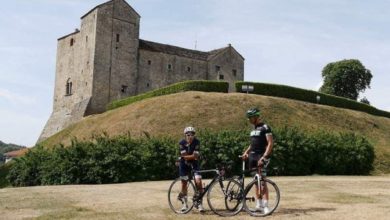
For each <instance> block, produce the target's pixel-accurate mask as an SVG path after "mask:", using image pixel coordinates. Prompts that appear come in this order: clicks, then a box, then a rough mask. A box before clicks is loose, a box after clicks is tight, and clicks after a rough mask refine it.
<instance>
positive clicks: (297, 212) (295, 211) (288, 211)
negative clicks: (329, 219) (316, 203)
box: [272, 207, 336, 216]
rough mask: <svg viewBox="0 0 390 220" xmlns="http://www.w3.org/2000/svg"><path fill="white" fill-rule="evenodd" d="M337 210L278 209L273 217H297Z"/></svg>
mask: <svg viewBox="0 0 390 220" xmlns="http://www.w3.org/2000/svg"><path fill="white" fill-rule="evenodd" d="M335 210H336V209H335V208H318V207H313V208H302V209H299V208H297V209H288V208H281V209H276V211H275V212H274V213H273V214H272V215H296V216H299V215H301V214H303V215H307V214H309V213H311V212H327V211H335Z"/></svg>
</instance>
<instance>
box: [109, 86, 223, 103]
mask: <svg viewBox="0 0 390 220" xmlns="http://www.w3.org/2000/svg"><path fill="white" fill-rule="evenodd" d="M228 90H229V83H227V82H219V81H206V80H199V81H195V80H194V81H184V82H179V83H176V84H172V85H170V86H167V87H164V88H161V89H156V90H153V91H150V92H147V93H143V94H140V95H137V96H131V97H128V98H124V99H121V100H117V101H113V102H112V103H110V104H109V105H108V107H107V109H108V110H111V109H115V108H119V107H121V106H125V105H128V104H131V103H133V102H137V101H140V100H143V99H146V98H151V97H155V96H162V95H168V94H172V93H178V92H184V91H202V92H224V93H227V92H228Z"/></svg>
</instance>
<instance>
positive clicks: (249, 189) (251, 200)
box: [228, 156, 280, 216]
mask: <svg viewBox="0 0 390 220" xmlns="http://www.w3.org/2000/svg"><path fill="white" fill-rule="evenodd" d="M239 157H240V158H242V156H239ZM269 161H270V160H264V161H263V162H264V165H263V167H262V168H261V172H260V174H259V173H257V172H256V174H255V175H254V177H253V179H252V181H251V182H249V184H248V185H246V186H245V174H246V173H248V172H249V173H251V172H253V171H258V168H254V169H252V170H245V160H242V171H241V174H240V175H239V176H234V177H233V178H231V180H232V187H233V186H234V187H235V183H236V182H239V183H240V184H241V186H242V187H243V188H244V196H245V199H244V201H243V203H242V205H243V207H242V208H243V209H245V211H247V212H248V213H249V214H250V215H252V216H267V215H271V214H272V213H273V212H274V211H275V210H276V208H277V207H278V205H279V202H280V191H279V187H278V186H277V185H276V183H275V182H273V181H272V180H270V179H268V178H267V177H266V171H267V167H268V165H269ZM229 187H230V185H229V186H228V188H229ZM266 191H268V198H266V197H267V195H266ZM256 194H257V195H258V196H256ZM256 198H259V199H261V200H262V199H267V200H268V206H267V208H264V207H260V208H256ZM261 200H260V201H261ZM231 208H232V209H233V210H235V209H239V207H234V206H231ZM267 209H268V210H267Z"/></svg>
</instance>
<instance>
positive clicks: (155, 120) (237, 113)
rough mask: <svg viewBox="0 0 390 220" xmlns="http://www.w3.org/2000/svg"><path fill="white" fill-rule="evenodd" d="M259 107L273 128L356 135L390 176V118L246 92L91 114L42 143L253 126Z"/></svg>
mask: <svg viewBox="0 0 390 220" xmlns="http://www.w3.org/2000/svg"><path fill="white" fill-rule="evenodd" d="M252 106H258V107H260V108H261V110H262V116H263V118H264V119H265V121H266V122H267V123H268V124H269V125H270V126H271V127H282V126H295V127H299V128H301V129H303V130H304V131H307V132H311V131H315V130H327V131H332V132H346V131H353V132H356V133H358V134H361V135H364V136H365V137H367V138H368V139H369V140H370V141H371V142H372V143H373V144H374V146H375V152H376V156H377V158H376V160H375V169H376V173H390V132H389V131H390V119H389V118H385V117H379V116H373V115H370V114H367V113H363V112H358V111H353V110H347V109H341V108H335V107H329V106H323V105H316V104H311V103H307V102H301V101H294V100H291V99H284V98H276V97H268V96H261V95H253V94H249V95H248V94H242V93H229V94H225V93H205V92H183V93H177V94H171V95H166V96H160V97H155V98H150V99H146V100H143V101H139V102H136V103H133V104H131V105H128V106H124V107H121V108H118V109H114V110H111V111H108V112H105V113H103V114H99V115H92V116H88V117H86V118H85V119H83V120H82V121H80V122H79V123H77V124H74V125H72V126H70V127H68V128H67V129H65V130H63V131H61V132H59V133H57V134H55V135H53V136H52V137H50V138H48V139H47V140H45V141H44V142H43V143H42V144H44V145H46V146H51V145H54V144H58V143H63V144H68V143H70V141H71V139H72V138H74V137H76V138H78V139H90V138H91V137H92V136H93V135H96V134H101V133H103V132H106V133H107V134H109V135H110V136H115V135H119V134H125V133H128V132H130V134H131V135H133V136H142V135H145V133H148V134H150V135H152V136H160V135H168V136H171V137H174V138H177V139H179V138H181V137H182V130H183V128H184V127H185V126H188V125H192V126H195V127H196V128H198V129H206V128H207V129H211V130H222V129H227V130H236V129H244V128H249V127H250V125H249V123H248V122H247V120H246V118H245V111H246V110H247V109H248V108H250V107H252Z"/></svg>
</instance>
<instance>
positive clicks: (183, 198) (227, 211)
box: [168, 164, 244, 216]
mask: <svg viewBox="0 0 390 220" xmlns="http://www.w3.org/2000/svg"><path fill="white" fill-rule="evenodd" d="M191 167H192V165H191ZM198 172H199V173H214V177H213V179H212V180H211V182H210V183H209V184H207V185H204V186H203V190H202V191H203V192H199V190H198V189H197V187H195V184H194V182H195V181H194V179H195V173H194V172H193V169H191V172H190V173H189V175H188V178H185V179H184V178H180V177H179V178H177V179H175V180H174V181H173V182H172V184H171V185H170V187H169V190H168V203H169V206H170V208H171V209H172V210H173V211H174V212H175V213H177V214H186V213H188V212H190V211H191V210H192V208H193V207H197V206H198V205H199V204H201V203H202V200H203V197H204V196H205V195H206V194H207V203H208V205H209V207H210V209H211V210H212V211H213V212H214V213H216V214H217V215H220V216H234V215H236V214H238V213H239V212H240V211H241V210H242V207H243V205H242V202H243V199H242V198H243V196H244V189H243V185H242V184H241V183H240V182H238V181H237V180H234V179H227V178H225V172H226V165H223V164H221V165H218V166H217V168H216V169H211V170H200V171H198ZM182 181H185V182H186V183H187V184H186V186H187V190H186V192H187V193H186V194H184V193H183V192H182ZM185 204H186V205H185ZM183 207H184V209H183Z"/></svg>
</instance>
